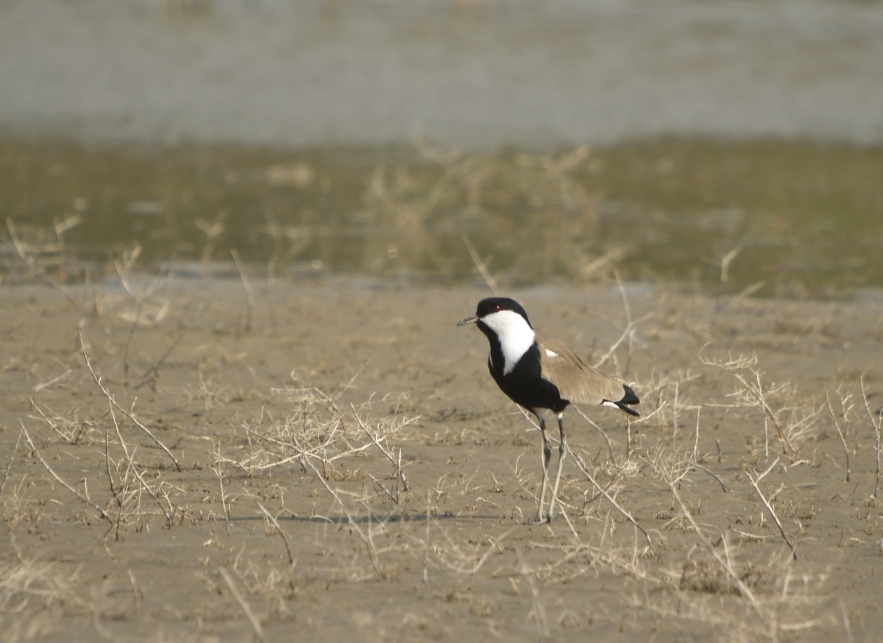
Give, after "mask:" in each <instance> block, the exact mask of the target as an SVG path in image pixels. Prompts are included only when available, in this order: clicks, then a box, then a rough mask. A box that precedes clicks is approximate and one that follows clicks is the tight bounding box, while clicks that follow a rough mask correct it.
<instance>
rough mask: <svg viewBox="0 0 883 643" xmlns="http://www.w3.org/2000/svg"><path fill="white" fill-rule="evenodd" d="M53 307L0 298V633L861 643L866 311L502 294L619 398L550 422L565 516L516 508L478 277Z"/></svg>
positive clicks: (512, 452)
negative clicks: (630, 401) (612, 379)
mask: <svg viewBox="0 0 883 643" xmlns="http://www.w3.org/2000/svg"><path fill="white" fill-rule="evenodd" d="M70 294H71V300H68V299H67V298H65V296H63V295H62V294H61V293H59V292H58V291H56V290H53V289H51V288H49V287H45V286H14V287H13V286H4V287H3V288H2V289H0V301H2V305H0V456H2V458H0V484H2V487H0V505H2V510H3V520H2V521H0V543H2V545H0V640H3V641H13V640H30V639H36V640H50V641H91V640H102V639H104V640H115V641H126V640H156V641H160V640H174V641H188V640H194V641H197V640H198V641H203V640H205V641H213V640H218V641H227V640H230V641H241V640H248V639H250V638H253V637H254V638H261V637H263V639H264V640H268V641H273V640H280V641H282V640H286V641H287V640H298V641H299V640H303V641H340V640H363V641H381V640H383V641H390V640H405V641H412V640H413V641H423V640H442V641H445V640H447V641H457V640H464V641H473V640H475V641H477V640H481V641H484V640H488V641H492V640H508V641H535V640H538V639H539V640H553V641H558V640H565V641H570V640H572V641H585V640H594V641H604V640H617V641H622V640H627V641H648V640H651V641H652V640H656V641H672V640H678V641H693V640H695V641H707V640H728V641H729V640H733V641H765V640H771V641H772V640H778V641H792V640H798V641H831V640H842V641H872V640H879V633H880V632H881V631H883V615H881V612H880V608H879V597H880V596H881V592H883V556H881V536H883V532H881V527H883V521H881V510H880V505H879V502H878V501H877V500H876V497H875V490H876V483H877V478H878V475H877V459H876V457H875V454H876V453H877V450H876V445H877V444H878V442H879V440H878V437H877V435H876V433H878V431H877V432H875V427H874V424H873V421H874V420H876V421H877V422H879V420H878V419H877V418H879V415H878V414H879V412H880V408H881V400H883V397H881V394H883V379H881V374H883V373H881V366H880V362H881V360H880V357H881V351H880V348H881V340H883V316H881V314H883V302H881V301H880V300H879V299H876V300H875V299H863V300H856V301H852V302H847V303H842V302H838V303H830V302H828V303H822V302H793V301H775V300H753V299H732V298H730V299H720V300H716V299H713V298H708V297H704V296H694V295H688V294H675V293H671V292H664V291H662V290H659V289H657V288H654V287H649V286H643V285H627V286H626V287H625V288H624V290H623V291H620V289H619V288H617V287H616V286H615V285H611V286H603V287H602V286H598V287H593V288H586V289H575V288H566V287H555V288H541V289H531V290H524V291H517V292H514V293H510V294H512V295H513V296H515V297H516V298H518V299H519V300H520V301H521V302H522V303H523V304H524V306H525V307H526V308H527V310H528V311H529V312H530V313H531V316H532V320H533V322H534V325H535V326H537V327H539V328H540V329H542V330H544V331H545V332H547V333H548V334H552V335H556V336H558V337H560V338H562V339H565V340H568V341H569V342H571V343H572V345H573V346H574V347H575V348H577V349H578V352H580V353H582V354H583V355H584V356H586V357H588V358H589V359H590V360H591V361H593V362H598V361H600V360H602V359H603V358H604V357H605V356H606V357H607V359H606V361H605V362H604V364H603V368H605V369H607V370H609V371H614V370H616V371H618V372H619V374H620V375H621V376H622V377H624V378H625V379H627V380H629V381H631V382H633V383H634V388H635V390H636V391H637V392H638V393H639V395H641V397H642V405H641V410H642V412H643V418H641V419H640V420H637V421H632V422H631V424H630V425H629V424H628V422H627V419H626V418H625V416H624V415H623V414H619V413H614V412H613V411H611V410H608V409H595V408H591V409H582V410H583V411H584V413H585V414H586V415H587V417H588V418H591V421H592V422H594V423H595V424H596V425H597V427H593V426H592V425H591V424H589V422H587V421H586V420H585V419H583V418H582V417H580V415H579V414H578V413H576V412H575V409H571V410H570V411H568V413H567V422H568V426H569V428H570V431H569V438H568V439H569V443H570V448H571V452H572V457H569V458H568V459H567V460H566V463H565V474H564V480H563V483H562V487H563V491H562V493H561V500H562V502H563V503H564V507H565V509H566V517H560V518H559V519H557V520H556V521H555V522H554V523H552V524H551V525H532V524H526V523H528V522H529V521H530V519H532V517H533V515H534V512H535V496H534V493H535V491H536V488H537V483H538V481H539V472H540V449H539V444H540V436H539V435H538V432H537V431H536V430H535V429H534V428H533V427H532V426H531V424H530V423H529V422H528V420H526V419H525V418H524V417H522V415H521V414H520V413H519V412H518V410H517V409H516V408H515V407H514V406H513V405H512V404H511V403H510V402H509V401H508V400H507V399H506V398H505V397H504V396H503V395H502V394H501V393H500V392H499V391H498V390H497V389H496V386H495V384H494V383H493V381H492V380H491V378H490V376H489V375H488V373H487V371H486V366H485V363H486V352H487V346H486V341H485V339H484V337H483V336H481V334H480V333H478V332H477V331H476V330H475V329H474V328H457V327H456V326H455V323H456V322H457V320H459V319H461V318H462V317H464V316H466V315H468V314H471V313H472V312H473V311H474V306H475V303H476V302H477V300H478V299H479V298H481V297H482V296H484V295H486V294H487V292H486V291H483V290H480V289H477V288H466V287H462V288H456V289H448V288H438V287H434V286H425V287H419V286H415V285H396V284H390V283H382V282H366V281H359V280H352V279H319V280H314V281H304V280H295V279H291V280H288V281H281V282H278V283H276V284H275V285H273V287H272V288H270V287H269V286H268V285H267V284H257V283H256V284H254V305H253V308H252V309H251V312H250V318H249V309H248V307H247V298H246V294H245V290H244V288H243V286H242V283H241V282H239V281H233V280H231V281H222V280H215V281H202V280H195V279H194V280H178V281H172V282H168V281H160V280H152V279H150V278H147V277H144V278H141V279H133V281H132V284H131V294H130V293H127V292H126V291H125V290H124V289H123V288H122V287H121V285H120V284H119V283H118V282H117V283H110V282H108V283H105V284H102V285H100V286H99V287H94V288H93V287H90V288H88V289H87V290H86V291H85V293H84V291H83V290H82V289H80V290H71V291H70ZM623 295H625V301H626V302H627V304H628V306H627V307H626V306H624V298H623ZM84 310H85V315H84ZM629 319H630V320H631V325H629V321H628V320H629ZM78 327H79V328H80V329H81V331H82V338H83V347H84V349H85V353H86V355H88V359H89V360H90V362H91V368H92V369H93V370H94V373H95V375H96V377H98V378H100V383H101V387H103V389H104V390H102V388H100V387H99V385H98V384H97V383H96V381H95V379H93V376H92V373H90V370H89V368H88V366H87V362H86V359H85V358H84V352H83V349H82V348H81V345H80V340H79V339H78ZM624 331H627V332H624ZM611 347H613V348H614V350H612V351H611V350H610V349H611ZM862 380H863V384H864V392H865V396H863V392H862ZM826 396H827V400H826ZM110 398H112V399H113V403H111V401H110ZM828 400H829V401H830V408H829V402H828ZM866 402H867V406H866ZM777 427H778V428H780V429H781V431H782V433H783V435H784V437H785V438H786V440H787V442H788V443H789V444H790V448H787V453H783V443H782V440H781V439H780V437H779V431H778V428H777ZM607 440H609V447H608V442H607ZM847 462H848V466H847ZM764 474H765V475H764ZM754 482H756V483H757V485H756V487H755V485H754ZM767 502H768V503H769V507H766V506H765V504H766V503H767ZM102 514H103V515H102ZM777 523H778V524H777ZM789 542H790V543H791V545H793V551H794V554H796V559H795V558H794V557H793V556H792V549H791V548H790V547H789V544H788V543H789Z"/></svg>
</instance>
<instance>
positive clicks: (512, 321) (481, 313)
mask: <svg viewBox="0 0 883 643" xmlns="http://www.w3.org/2000/svg"><path fill="white" fill-rule="evenodd" d="M472 323H474V324H477V325H478V327H479V329H481V330H482V331H483V332H484V333H485V334H486V335H487V334H488V331H493V333H494V334H495V335H497V336H498V337H501V338H503V337H506V336H507V335H510V334H513V333H514V334H518V335H523V334H526V333H530V335H531V336H532V335H533V326H531V325H530V320H529V319H528V318H527V313H526V312H525V311H524V308H522V307H521V304H519V303H518V302H517V301H515V300H514V299H509V298H508V297H488V298H487V299H482V300H481V301H480V302H478V306H477V307H476V309H475V314H474V315H470V316H469V317H467V318H466V319H462V320H460V321H459V322H458V323H457V326H464V325H466V324H472Z"/></svg>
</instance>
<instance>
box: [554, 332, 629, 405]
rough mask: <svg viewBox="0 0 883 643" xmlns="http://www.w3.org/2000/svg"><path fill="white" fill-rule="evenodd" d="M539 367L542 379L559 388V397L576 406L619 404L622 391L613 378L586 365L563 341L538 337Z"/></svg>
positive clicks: (622, 394)
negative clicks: (604, 402)
mask: <svg viewBox="0 0 883 643" xmlns="http://www.w3.org/2000/svg"><path fill="white" fill-rule="evenodd" d="M537 344H538V347H539V349H540V365H541V369H542V376H543V378H544V379H546V380H548V381H550V382H552V383H553V384H555V386H557V387H558V392H559V393H560V394H561V397H563V398H565V399H567V400H570V401H571V402H574V403H576V404H601V403H602V402H603V401H604V400H608V401H610V402H618V401H619V400H621V399H623V396H624V394H625V389H624V388H623V384H622V382H620V381H619V380H618V379H616V378H615V377H611V376H610V375H607V374H606V373H602V372H601V371H599V370H598V369H596V368H594V367H593V366H589V365H588V364H587V363H586V362H584V361H583V360H582V358H581V357H580V356H579V355H577V354H576V353H574V352H573V350H572V349H571V348H570V346H568V345H567V344H565V343H564V342H562V341H560V340H557V339H552V338H550V337H538V338H537Z"/></svg>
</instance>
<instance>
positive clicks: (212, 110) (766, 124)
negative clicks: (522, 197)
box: [0, 0, 883, 149]
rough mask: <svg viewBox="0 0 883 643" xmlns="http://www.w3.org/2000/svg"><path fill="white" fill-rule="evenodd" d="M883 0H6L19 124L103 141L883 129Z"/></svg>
mask: <svg viewBox="0 0 883 643" xmlns="http://www.w3.org/2000/svg"><path fill="white" fill-rule="evenodd" d="M881 34H883V5H881V4H880V3H879V2H843V1H840V2H836V1H824V2H822V1H814V0H772V1H769V2H766V1H765V2H750V1H732V0H725V1H716V2H702V1H698V0H670V1H667V2H665V3H658V2H654V3H647V2H643V1H640V0H633V1H624V2H621V1H617V2H612V1H610V0H587V1H575V0H551V1H548V2H529V1H527V0H456V1H454V0H423V1H421V2H402V1H400V0H374V1H370V2H364V1H361V0H360V1H355V0H322V1H319V0H316V1H315V2H288V1H287V0H129V1H127V2H119V1H118V0H81V1H79V2H67V1H64V0H4V1H3V2H0V87H3V97H2V100H0V128H3V129H4V130H6V131H7V132H13V133H15V134H16V135H25V136H33V135H41V136H45V135H63V136H67V137H73V138H76V139H78V140H81V141H86V142H96V141H101V142H132V141H140V142H148V143H155V142H158V141H167V140H189V141H194V140H195V141H202V142H219V141H227V142H229V141H236V142H242V143H250V144H272V145H286V146H306V145H326V144H329V143H331V144H345V145H366V144H367V145H377V144H388V143H399V144H400V143H402V142H405V141H407V140H408V138H409V137H410V136H412V135H414V134H415V133H417V132H423V133H425V134H426V135H427V136H428V137H430V138H432V139H435V140H440V141H443V142H445V143H446V144H449V145H455V144H456V145H467V146H470V147H471V148H472V149H481V148H486V147H488V146H496V145H517V146H533V147H535V148H536V147H537V146H539V147H543V146H555V145H561V144H573V143H575V142H588V143H594V144H599V143H610V142H613V141H620V140H623V139H626V138H637V137H647V136H658V135H660V134H677V135H687V136H696V135H718V136H728V137H733V136H735V137H744V136H750V137H759V136H777V137H782V136H785V137H809V138H813V139H824V140H848V141H852V142H862V143H868V142H879V141H881V138H883V38H881Z"/></svg>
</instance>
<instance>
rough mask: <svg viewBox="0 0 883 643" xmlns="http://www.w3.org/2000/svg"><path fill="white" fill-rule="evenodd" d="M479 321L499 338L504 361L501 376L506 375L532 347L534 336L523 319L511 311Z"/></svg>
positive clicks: (531, 329)
mask: <svg viewBox="0 0 883 643" xmlns="http://www.w3.org/2000/svg"><path fill="white" fill-rule="evenodd" d="M481 321H482V322H483V323H484V324H486V325H487V326H488V327H489V328H490V329H491V330H493V331H494V332H495V333H496V334H497V337H499V338H500V348H501V349H502V350H503V361H504V363H503V375H508V374H509V373H511V372H512V369H513V368H515V365H516V364H517V363H518V360H520V359H521V356H522V355H524V354H525V353H526V352H527V351H528V349H529V348H530V347H531V346H533V344H534V342H535V341H536V334H535V333H534V332H533V328H531V327H530V325H528V323H527V322H526V321H525V320H524V317H522V316H521V315H519V314H518V313H516V312H512V311H511V310H501V311H500V312H498V313H492V314H490V315H487V316H485V317H483V318H482V320H481Z"/></svg>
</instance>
